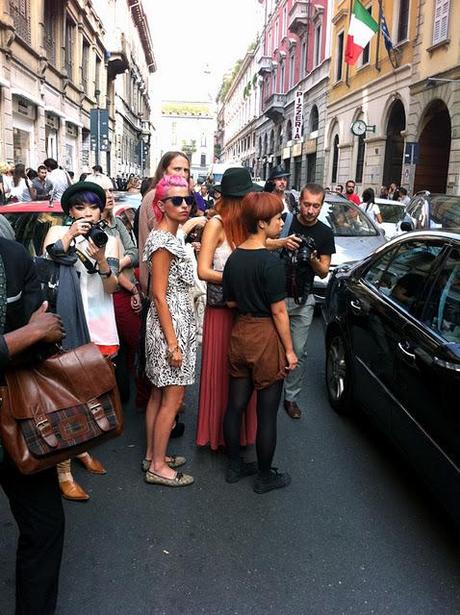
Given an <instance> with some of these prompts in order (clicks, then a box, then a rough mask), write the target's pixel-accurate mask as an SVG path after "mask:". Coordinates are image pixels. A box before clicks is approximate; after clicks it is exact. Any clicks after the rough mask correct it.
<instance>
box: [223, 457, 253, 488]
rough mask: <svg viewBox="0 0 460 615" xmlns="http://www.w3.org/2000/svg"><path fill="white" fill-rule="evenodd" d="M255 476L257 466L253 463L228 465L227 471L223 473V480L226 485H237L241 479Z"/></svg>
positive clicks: (242, 462)
mask: <svg viewBox="0 0 460 615" xmlns="http://www.w3.org/2000/svg"><path fill="white" fill-rule="evenodd" d="M254 474H257V464H256V463H255V461H252V462H251V463H245V462H244V461H241V462H240V463H229V464H228V468H227V471H226V473H225V480H226V481H227V483H237V482H238V481H239V480H240V479H241V478H244V477H245V476H253V475H254Z"/></svg>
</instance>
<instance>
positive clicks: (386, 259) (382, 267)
mask: <svg viewBox="0 0 460 615" xmlns="http://www.w3.org/2000/svg"><path fill="white" fill-rule="evenodd" d="M397 251H398V248H397V247H396V248H393V250H388V251H387V252H385V254H383V256H381V258H379V259H377V260H376V261H374V263H373V264H372V266H371V267H370V268H369V270H368V271H367V273H366V274H365V276H364V279H365V280H366V282H368V283H369V284H372V286H376V287H379V286H380V280H381V278H382V276H383V274H384V273H385V271H386V270H387V267H388V264H389V263H390V261H391V259H392V258H393V256H394V255H395V253H396V252H397Z"/></svg>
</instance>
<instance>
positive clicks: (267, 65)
mask: <svg viewBox="0 0 460 615" xmlns="http://www.w3.org/2000/svg"><path fill="white" fill-rule="evenodd" d="M272 70H273V61H272V59H271V58H270V56H262V57H261V58H260V60H259V75H267V74H268V73H271V72H272Z"/></svg>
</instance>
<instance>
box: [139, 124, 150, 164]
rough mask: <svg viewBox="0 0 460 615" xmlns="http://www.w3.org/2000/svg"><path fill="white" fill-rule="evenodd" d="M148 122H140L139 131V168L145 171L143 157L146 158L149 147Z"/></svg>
mask: <svg viewBox="0 0 460 615" xmlns="http://www.w3.org/2000/svg"><path fill="white" fill-rule="evenodd" d="M149 129H150V122H148V121H144V122H142V132H141V170H142V173H143V174H144V172H145V159H146V158H147V155H148V152H149V149H150V130H149Z"/></svg>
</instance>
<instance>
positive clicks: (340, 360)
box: [323, 231, 460, 524]
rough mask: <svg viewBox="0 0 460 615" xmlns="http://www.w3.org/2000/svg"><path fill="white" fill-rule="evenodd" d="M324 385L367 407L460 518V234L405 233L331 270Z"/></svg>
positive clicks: (341, 402) (343, 404) (343, 408)
mask: <svg viewBox="0 0 460 615" xmlns="http://www.w3.org/2000/svg"><path fill="white" fill-rule="evenodd" d="M323 314H324V316H325V321H326V386H327V391H328V396H329V401H330V403H331V406H332V407H333V408H334V409H335V410H336V411H337V412H338V413H341V414H346V413H350V412H352V411H354V410H355V409H356V408H357V407H360V408H362V409H363V410H364V411H365V412H366V413H367V414H368V415H370V416H371V417H372V419H374V420H375V422H376V423H377V424H378V426H379V427H380V428H381V429H382V430H383V431H384V432H385V433H386V434H387V435H388V436H389V437H390V438H391V439H392V440H393V442H394V443H395V444H396V445H397V447H398V448H399V449H400V450H401V451H402V452H403V454H404V455H405V456H406V457H407V459H408V460H409V461H410V462H411V463H412V464H413V465H414V466H415V468H416V469H417V470H418V471H419V473H420V475H421V476H422V478H423V479H425V480H426V482H427V483H428V485H429V486H430V488H431V489H432V490H433V491H434V492H435V493H436V495H437V496H438V497H439V499H440V500H441V502H442V503H443V504H444V505H445V506H446V508H447V509H448V510H449V512H450V513H451V515H452V516H453V518H454V519H455V521H456V522H457V523H459V524H460V413H459V399H460V235H459V234H456V233H449V232H447V231H425V232H414V233H409V234H404V235H401V236H399V237H396V238H395V239H393V240H391V241H390V242H388V243H387V244H386V245H385V246H382V247H381V248H380V249H379V250H377V251H376V252H375V253H374V254H372V255H370V256H368V257H367V258H366V259H364V260H363V261H362V262H361V263H358V264H355V265H354V266H349V265H348V266H342V267H338V268H336V270H335V271H334V273H333V275H332V277H331V280H330V284H329V287H328V292H327V296H326V303H325V306H324V312H323Z"/></svg>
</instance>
